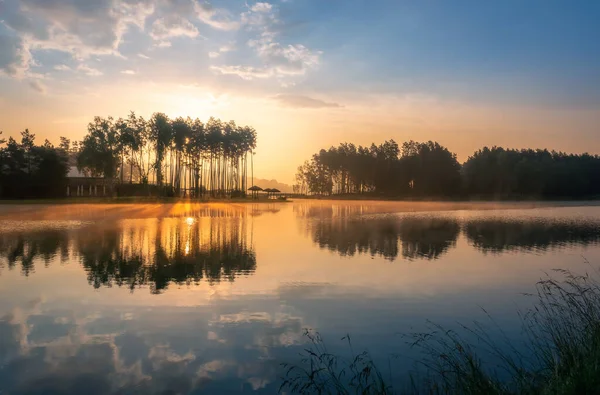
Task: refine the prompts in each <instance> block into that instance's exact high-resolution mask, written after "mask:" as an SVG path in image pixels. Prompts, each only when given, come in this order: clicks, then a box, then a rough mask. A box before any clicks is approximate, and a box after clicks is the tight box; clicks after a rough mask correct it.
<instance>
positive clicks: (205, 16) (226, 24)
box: [194, 2, 240, 30]
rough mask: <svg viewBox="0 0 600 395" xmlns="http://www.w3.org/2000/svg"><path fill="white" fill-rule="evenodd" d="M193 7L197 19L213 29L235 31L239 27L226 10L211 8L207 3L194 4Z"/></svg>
mask: <svg viewBox="0 0 600 395" xmlns="http://www.w3.org/2000/svg"><path fill="white" fill-rule="evenodd" d="M194 6H195V11H196V15H197V17H198V19H200V20H201V21H202V22H203V23H205V24H207V25H209V26H211V27H213V28H215V29H219V30H237V29H239V27H240V24H239V22H237V21H235V20H233V18H232V16H231V14H230V13H229V12H228V11H227V10H224V9H216V8H213V6H212V5H210V4H209V3H207V2H203V3H195V5H194Z"/></svg>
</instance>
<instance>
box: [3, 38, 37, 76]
mask: <svg viewBox="0 0 600 395" xmlns="http://www.w3.org/2000/svg"><path fill="white" fill-rule="evenodd" d="M30 61H31V53H30V52H29V48H28V47H27V44H26V43H25V42H24V41H23V40H22V39H21V38H20V37H17V36H9V35H4V34H2V35H0V72H4V73H5V74H8V75H9V76H12V77H19V78H20V77H22V76H23V75H24V74H25V72H26V71H27V69H28V67H29V63H30Z"/></svg>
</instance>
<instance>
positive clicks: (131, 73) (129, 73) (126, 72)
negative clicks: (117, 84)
mask: <svg viewBox="0 0 600 395" xmlns="http://www.w3.org/2000/svg"><path fill="white" fill-rule="evenodd" d="M121 74H127V75H135V74H137V73H136V72H135V71H134V70H122V71H121Z"/></svg>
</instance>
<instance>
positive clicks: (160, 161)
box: [0, 112, 257, 198]
mask: <svg viewBox="0 0 600 395" xmlns="http://www.w3.org/2000/svg"><path fill="white" fill-rule="evenodd" d="M87 129H88V130H87V134H86V135H85V137H84V138H83V140H82V141H79V142H78V141H74V142H71V141H70V140H69V139H67V138H65V137H61V138H60V146H59V147H54V146H53V145H52V144H51V143H50V142H49V141H48V140H46V142H45V144H44V145H43V146H35V142H34V140H35V135H33V134H31V133H30V132H29V131H28V130H26V131H24V132H22V133H21V142H20V143H19V142H17V141H16V140H15V139H13V138H12V137H11V138H9V140H8V142H6V140H0V145H1V144H6V146H5V147H3V148H0V197H3V198H36V197H58V196H65V188H66V175H67V173H68V171H69V167H70V166H74V165H76V166H77V168H78V169H79V170H80V171H81V172H82V174H83V175H85V176H91V177H101V178H105V179H109V180H113V181H114V182H115V184H117V188H116V189H115V190H116V193H117V194H118V195H120V196H122V195H136V194H137V195H148V194H150V191H152V192H153V193H155V194H158V195H163V196H195V197H200V196H204V195H205V194H208V195H210V196H212V197H240V196H245V194H246V192H245V191H246V190H247V189H248V187H250V185H248V177H249V174H248V167H250V173H251V174H250V176H253V154H252V153H253V151H254V149H255V148H256V136H257V135H256V131H255V130H254V129H253V128H252V127H249V126H237V125H236V124H235V122H234V121H230V122H223V121H221V120H219V119H215V118H212V117H211V118H210V119H209V120H208V121H207V122H206V123H203V122H202V121H200V120H199V119H191V118H190V117H187V118H182V117H178V118H175V119H170V118H169V117H168V116H167V115H165V114H163V113H154V114H153V115H152V117H150V119H148V120H146V119H144V118H143V117H141V116H137V115H136V114H135V113H134V112H131V113H130V114H129V116H128V117H127V118H125V119H123V118H118V119H116V120H115V119H114V118H113V117H106V118H102V117H95V118H94V120H93V121H92V122H90V123H89V124H88V128H87ZM134 184H135V185H134ZM151 185H152V186H153V188H150V186H151ZM139 186H141V188H138V187H139Z"/></svg>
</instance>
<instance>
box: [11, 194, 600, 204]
mask: <svg viewBox="0 0 600 395" xmlns="http://www.w3.org/2000/svg"><path fill="white" fill-rule="evenodd" d="M292 202H348V203H350V202H362V203H368V202H373V203H405V204H410V203H415V204H426V203H440V204H449V205H451V204H485V205H487V204H502V205H506V204H509V205H510V204H519V205H521V204H528V203H529V204H540V205H541V206H600V198H594V199H591V198H590V199H568V198H565V199H535V198H521V199H516V198H513V199H508V198H506V199H484V198H471V199H467V198H464V199H450V198H445V199H444V198H438V199H435V198H422V199H414V198H413V199H407V198H384V197H377V196H356V195H355V196H336V195H333V196H319V197H313V196H304V197H299V196H294V197H293V198H292V199H287V200H278V199H257V200H252V199H249V198H231V199H227V198H208V199H189V198H175V197H91V198H90V197H68V198H67V197H66V198H51V199H23V200H15V199H7V200H0V206H1V205H19V204H23V205H28V204H31V205H34V204H148V203H157V204H169V203H189V204H209V203H225V204H227V203H231V204H265V203H266V204H279V203H292Z"/></svg>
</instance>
